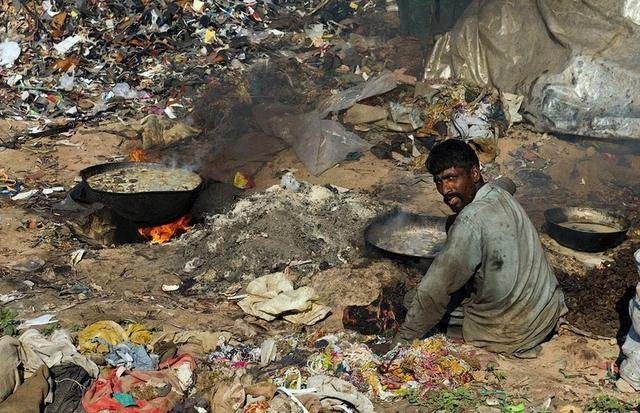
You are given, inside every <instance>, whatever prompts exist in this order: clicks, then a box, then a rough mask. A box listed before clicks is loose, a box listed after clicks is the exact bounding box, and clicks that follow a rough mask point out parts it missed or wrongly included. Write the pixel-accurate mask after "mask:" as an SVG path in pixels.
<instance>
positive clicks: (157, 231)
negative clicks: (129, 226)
mask: <svg viewBox="0 0 640 413" xmlns="http://www.w3.org/2000/svg"><path fill="white" fill-rule="evenodd" d="M190 221H191V215H190V214H187V215H183V216H181V217H180V218H178V219H176V220H174V221H171V222H168V223H166V224H162V225H158V226H155V227H140V228H138V233H139V234H140V235H142V236H143V237H144V238H146V239H147V240H149V241H150V242H151V244H164V243H166V242H169V241H171V240H172V239H173V238H175V237H177V236H178V235H181V234H184V233H185V232H187V231H188V230H189V222H190Z"/></svg>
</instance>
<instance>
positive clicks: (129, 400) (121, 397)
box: [113, 393, 137, 407]
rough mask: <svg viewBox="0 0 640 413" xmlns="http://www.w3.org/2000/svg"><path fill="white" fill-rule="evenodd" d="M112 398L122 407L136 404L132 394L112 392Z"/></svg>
mask: <svg viewBox="0 0 640 413" xmlns="http://www.w3.org/2000/svg"><path fill="white" fill-rule="evenodd" d="M113 398H114V399H116V400H117V401H118V403H120V404H121V405H123V406H124V407H129V406H137V404H136V401H135V400H134V398H133V396H132V395H130V394H129V393H113Z"/></svg>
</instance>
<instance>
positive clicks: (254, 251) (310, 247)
mask: <svg viewBox="0 0 640 413" xmlns="http://www.w3.org/2000/svg"><path fill="white" fill-rule="evenodd" d="M341 192H342V193H341ZM383 209H384V208H383V207H382V206H381V205H380V204H379V203H377V202H375V201H373V200H372V199H371V198H369V197H368V196H367V195H365V194H363V193H358V192H355V191H349V192H346V193H344V192H343V191H337V190H332V189H329V188H327V187H323V186H317V185H308V184H304V183H303V184H301V188H300V190H299V191H297V192H294V191H292V190H289V189H285V188H282V187H280V186H273V187H271V188H269V189H267V190H266V191H264V192H261V193H257V194H254V195H252V196H250V197H248V198H245V199H243V200H240V201H238V202H237V203H236V205H235V206H234V208H233V210H231V211H230V212H228V213H226V214H221V215H215V216H213V217H211V218H209V219H208V221H207V223H206V225H205V229H203V230H200V231H197V233H194V234H192V235H191V236H190V237H189V238H190V239H187V240H186V248H185V251H184V256H185V257H186V260H185V263H189V262H191V263H192V264H191V267H194V266H196V267H198V268H197V269H196V270H192V271H191V274H192V275H193V276H195V278H196V279H197V281H198V283H199V284H200V285H201V286H203V287H207V288H210V287H214V288H215V289H216V290H217V291H220V290H222V289H224V288H225V286H227V287H228V286H229V285H231V284H233V283H241V284H244V283H246V282H248V281H249V280H252V279H254V278H256V277H259V276H262V275H265V274H268V273H271V272H274V271H278V270H282V269H283V268H285V267H286V266H288V265H291V266H293V267H294V268H295V271H296V273H298V274H300V275H302V276H304V275H308V274H312V273H316V272H318V271H320V270H324V269H327V268H331V267H334V266H336V265H340V264H343V263H346V262H352V261H353V260H354V259H356V258H358V257H361V256H362V255H363V249H364V238H363V232H364V228H365V227H366V225H367V224H368V223H369V222H370V220H371V219H372V218H374V217H375V216H377V215H378V214H380V213H382V212H383Z"/></svg>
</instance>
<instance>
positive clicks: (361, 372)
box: [307, 336, 473, 401]
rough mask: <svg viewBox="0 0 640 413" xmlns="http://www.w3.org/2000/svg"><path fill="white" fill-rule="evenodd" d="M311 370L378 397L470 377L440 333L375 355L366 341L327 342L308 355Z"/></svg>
mask: <svg viewBox="0 0 640 413" xmlns="http://www.w3.org/2000/svg"><path fill="white" fill-rule="evenodd" d="M307 368H308V369H309V370H310V372H311V373H313V374H318V373H325V374H331V375H334V376H337V377H340V378H342V379H344V380H347V381H349V382H351V383H352V384H353V385H355V386H356V387H357V388H358V389H359V390H360V391H363V392H365V393H367V394H368V395H369V396H371V397H376V398H379V399H381V400H387V401H388V400H393V399H396V398H401V397H403V396H406V395H408V394H412V395H415V394H418V395H419V394H424V393H428V392H430V391H433V390H437V389H441V388H455V387H458V386H460V385H463V384H466V383H469V382H470V381H472V380H473V376H472V374H471V373H472V371H473V367H471V365H470V364H469V363H468V362H467V361H465V360H464V359H463V358H461V357H459V356H458V355H457V354H456V353H455V352H454V350H453V348H452V347H451V345H450V344H449V343H448V342H447V340H446V338H445V337H444V336H436V337H432V338H428V339H426V340H422V341H415V342H414V343H413V344H411V345H410V346H407V347H400V348H398V349H395V350H392V351H390V352H389V353H387V354H385V355H384V356H378V355H376V354H375V353H373V352H372V351H371V349H370V348H369V347H368V346H367V345H366V344H350V343H347V344H346V346H344V347H340V346H338V345H329V346H327V347H326V348H325V350H324V351H323V352H321V353H316V354H314V355H313V356H312V357H310V358H309V362H308V365H307Z"/></svg>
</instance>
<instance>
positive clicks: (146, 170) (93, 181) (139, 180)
mask: <svg viewBox="0 0 640 413" xmlns="http://www.w3.org/2000/svg"><path fill="white" fill-rule="evenodd" d="M87 182H88V183H89V186H90V187H91V188H93V189H95V190H97V191H105V192H114V193H135V192H164V191H190V190H193V189H196V188H197V186H198V185H200V182H201V179H200V176H199V175H198V174H196V173H194V172H191V171H187V170H186V169H173V168H162V167H149V166H144V165H132V166H129V167H124V168H118V169H113V170H109V171H104V172H102V173H99V174H96V175H93V176H90V177H89V178H88V179H87Z"/></svg>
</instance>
